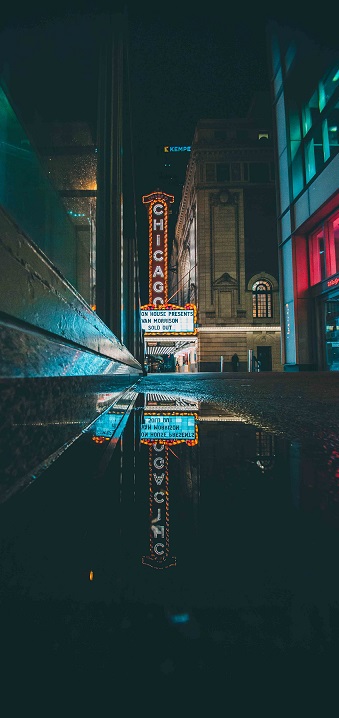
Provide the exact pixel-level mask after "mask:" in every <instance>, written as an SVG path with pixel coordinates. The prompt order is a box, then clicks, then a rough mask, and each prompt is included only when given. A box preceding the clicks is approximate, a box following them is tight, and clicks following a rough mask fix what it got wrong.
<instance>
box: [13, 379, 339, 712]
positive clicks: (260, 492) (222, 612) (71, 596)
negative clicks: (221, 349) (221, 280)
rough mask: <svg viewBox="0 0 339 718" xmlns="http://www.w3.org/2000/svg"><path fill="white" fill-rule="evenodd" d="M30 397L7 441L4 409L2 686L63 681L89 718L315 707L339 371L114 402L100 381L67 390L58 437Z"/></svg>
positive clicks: (338, 479) (332, 544)
mask: <svg viewBox="0 0 339 718" xmlns="http://www.w3.org/2000/svg"><path fill="white" fill-rule="evenodd" d="M30 387H31V388H30V391H29V392H28V391H26V392H25V395H24V396H22V397H21V400H22V403H23V404H24V405H25V407H26V410H27V407H28V406H29V407H30V410H29V411H28V410H27V413H26V417H32V419H31V422H30V421H29V420H27V421H26V422H21V423H20V431H19V427H18V424H19V422H18V406H19V405H18V404H17V403H16V402H12V404H11V407H10V405H9V403H8V404H7V409H8V412H7V414H6V421H5V422H4V423H3V427H6V442H4V441H3V443H2V446H1V455H2V464H1V465H2V475H1V476H2V483H1V486H2V494H1V496H2V503H1V504H0V558H1V580H0V589H1V594H0V597H1V606H2V613H1V626H0V628H1V636H2V647H3V653H4V655H5V656H6V671H5V674H3V677H5V683H6V684H7V683H8V684H10V682H11V681H12V680H13V684H14V685H15V684H17V683H18V681H19V682H20V684H21V685H23V682H24V683H27V689H28V687H29V690H30V689H31V688H32V685H34V683H35V682H36V679H37V677H38V681H39V685H40V687H41V688H40V693H39V695H40V697H41V695H42V693H41V691H42V689H43V691H46V692H47V694H48V695H49V696H50V695H51V694H52V695H56V694H57V693H58V687H59V689H60V685H61V686H62V692H61V693H62V696H64V695H65V696H66V694H67V695H71V696H72V699H73V700H74V699H75V700H76V705H77V707H78V710H79V709H80V707H81V708H82V707H83V706H88V705H89V703H90V702H91V701H93V705H94V706H96V712H97V714H99V715H101V714H103V715H104V714H105V713H106V710H104V709H103V707H102V708H100V707H99V706H100V701H101V700H103V698H104V697H106V698H107V697H110V699H112V706H113V707H114V698H116V699H117V698H118V697H120V699H123V700H124V706H125V708H124V711H123V712H124V713H125V714H126V711H127V710H128V706H130V707H131V708H133V709H138V708H139V709H140V708H141V707H145V708H146V707H147V705H149V709H150V707H151V705H152V704H153V703H152V700H153V699H154V700H155V698H156V697H157V698H159V696H160V698H161V695H163V694H164V692H166V700H165V704H166V705H165V708H166V706H167V707H168V706H169V705H170V699H171V695H172V694H173V695H172V697H173V698H174V695H176V690H179V691H183V692H184V693H181V695H184V694H185V697H187V696H189V697H190V703H189V706H190V708H191V710H193V707H194V709H195V710H196V708H199V707H200V708H201V707H202V705H203V704H202V703H200V700H199V696H200V692H199V691H200V689H202V688H204V689H205V690H206V694H205V697H206V696H207V698H208V699H209V703H207V704H206V707H207V708H208V706H209V708H210V709H211V702H210V701H211V696H213V699H212V705H214V704H213V701H215V706H214V707H215V709H218V705H219V701H217V698H216V696H217V694H218V692H219V691H220V692H221V694H222V695H223V696H224V698H225V695H227V705H228V706H229V707H230V708H232V711H231V714H232V715H233V714H236V715H238V714H240V715H245V714H246V715H248V710H252V711H253V709H254V707H259V706H260V707H261V712H263V711H264V710H265V709H266V708H267V709H268V713H270V715H272V713H273V715H275V714H276V713H277V712H279V710H278V708H279V709H280V708H281V709H282V708H283V705H284V702H285V701H286V710H289V712H291V711H290V707H289V700H288V699H291V695H292V694H293V696H294V699H295V693H296V691H297V693H298V695H299V697H300V698H301V699H302V709H303V710H305V707H306V705H308V703H309V704H310V706H311V707H312V705H313V701H314V699H315V691H316V690H317V691H319V693H320V694H321V695H322V700H323V703H322V710H323V709H324V705H325V703H324V701H325V702H326V700H327V699H328V698H329V695H330V693H331V688H332V687H334V686H335V685H336V672H337V654H338V648H339V578H338V571H337V556H338V549H339V429H338V427H339V424H338V395H339V376H338V375H336V374H331V373H298V374H292V373H291V374H290V373H281V374H280V373H279V374H273V373H272V374H264V373H262V374H247V373H246V374H245V373H244V374H242V373H239V374H220V375H216V374H207V373H206V374H192V375H177V374H162V375H160V374H152V375H149V376H147V377H143V378H142V379H141V380H139V381H138V382H137V383H136V385H134V386H131V387H129V388H128V389H127V390H123V391H121V392H119V391H117V390H116V388H115V389H114V388H113V387H111V388H112V389H113V390H112V391H111V392H110V391H109V389H110V386H109V382H107V380H106V379H102V380H100V381H98V382H96V383H95V382H94V383H93V382H92V383H91V384H90V385H88V386H87V387H86V391H85V392H84V395H82V394H78V396H77V397H76V395H74V394H70V395H69V398H68V400H67V392H66V395H65V396H66V399H65V400H62V401H61V400H60V399H59V401H58V410H57V412H56V416H55V417H54V420H55V425H53V412H51V411H50V410H49V418H48V421H46V416H45V414H44V409H43V407H44V403H43V402H42V401H41V398H42V397H41V396H40V397H39V393H38V392H36V391H35V390H34V391H33V389H32V384H30ZM22 403H21V405H20V406H22V405H23V404H22ZM34 405H35V409H34ZM39 407H40V409H39ZM10 408H11V411H10ZM46 411H47V410H46ZM39 412H40V413H39ZM11 417H12V419H11ZM13 417H14V418H13ZM39 417H40V419H43V418H44V421H40V422H39ZM60 426H61V427H64V428H65V427H66V435H64V434H62V435H58V427H60ZM74 426H75V427H76V431H74ZM72 427H73V429H72ZM3 435H4V434H3ZM15 437H17V438H18V439H20V443H17V444H16V443H15ZM34 446H36V447H37V452H36V455H35V451H34ZM13 447H16V453H15V457H16V460H15V461H14V460H13ZM27 456H29V459H28V458H27ZM11 457H12V458H11ZM14 465H15V466H16V470H15V471H14V473H13V466H14ZM37 469H38V470H37ZM11 481H12V484H11ZM10 486H12V489H13V490H9V487H10ZM13 487H15V490H14V488H13ZM325 689H326V690H325ZM324 690H325V695H324ZM67 691H68V693H67ZM13 695H14V694H13V693H12V696H13ZM24 695H25V700H27V694H26V693H25V694H24ZM17 697H18V698H19V699H20V697H21V698H22V696H20V695H19V694H18V696H17ZM59 697H60V696H59ZM277 697H278V698H277ZM294 699H293V700H294ZM272 701H274V703H273V704H272ZM277 703H278V704H279V705H278V706H277ZM153 705H154V704H153ZM272 705H273V706H275V707H273V708H272ZM265 707H266V708H265ZM242 711H243V712H242ZM47 712H48V711H47ZM283 712H284V711H283ZM127 714H128V713H127ZM15 715H16V714H15Z"/></svg>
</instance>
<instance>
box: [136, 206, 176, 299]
mask: <svg viewBox="0 0 339 718" xmlns="http://www.w3.org/2000/svg"><path fill="white" fill-rule="evenodd" d="M142 201H143V204H147V205H148V231H149V264H148V266H149V270H148V271H149V275H148V301H149V303H150V304H152V305H153V306H155V307H156V306H158V305H163V304H166V302H167V299H168V269H167V262H168V257H167V252H168V205H169V204H170V203H172V202H174V197H173V195H171V194H166V193H165V192H152V194H147V195H144V196H143V198H142Z"/></svg>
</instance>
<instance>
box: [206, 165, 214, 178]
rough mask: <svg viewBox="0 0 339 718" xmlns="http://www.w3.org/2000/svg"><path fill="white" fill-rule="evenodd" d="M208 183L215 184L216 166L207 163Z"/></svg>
mask: <svg viewBox="0 0 339 718" xmlns="http://www.w3.org/2000/svg"><path fill="white" fill-rule="evenodd" d="M205 171H206V182H215V165H214V164H212V163H211V162H207V163H206V166H205Z"/></svg>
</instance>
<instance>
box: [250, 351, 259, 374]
mask: <svg viewBox="0 0 339 718" xmlns="http://www.w3.org/2000/svg"><path fill="white" fill-rule="evenodd" d="M258 367H259V362H258V359H257V357H256V356H255V354H254V352H253V354H252V371H259V368H258Z"/></svg>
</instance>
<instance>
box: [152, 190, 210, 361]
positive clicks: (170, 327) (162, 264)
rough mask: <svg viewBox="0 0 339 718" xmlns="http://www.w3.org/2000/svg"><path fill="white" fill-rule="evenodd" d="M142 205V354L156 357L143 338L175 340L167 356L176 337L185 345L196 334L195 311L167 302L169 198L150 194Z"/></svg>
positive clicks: (177, 344)
mask: <svg viewBox="0 0 339 718" xmlns="http://www.w3.org/2000/svg"><path fill="white" fill-rule="evenodd" d="M142 201H143V203H144V204H147V205H148V227H149V265H148V271H149V274H148V297H149V304H146V305H144V306H142V307H141V326H142V329H143V330H144V333H145V354H148V353H156V351H155V350H154V351H152V350H149V351H148V347H152V346H154V342H152V341H151V342H149V343H148V341H147V337H151V338H153V339H154V337H156V336H158V337H159V336H165V337H169V336H173V337H177V340H176V342H175V343H174V344H172V343H171V344H168V345H167V346H168V353H169V354H171V353H173V352H174V351H175V350H176V349H178V348H180V346H181V344H180V340H179V337H182V338H184V340H185V342H186V343H187V337H189V336H195V335H196V334H197V329H196V323H197V317H196V307H195V305H194V304H186V305H185V306H184V307H180V306H177V305H176V304H170V303H169V302H168V266H167V265H168V205H169V204H170V203H172V202H174V197H173V195H170V194H166V193H165V192H153V193H152V194H148V195H144V196H143V198H142ZM165 344H166V342H165ZM182 345H183V344H182ZM163 353H164V352H163Z"/></svg>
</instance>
